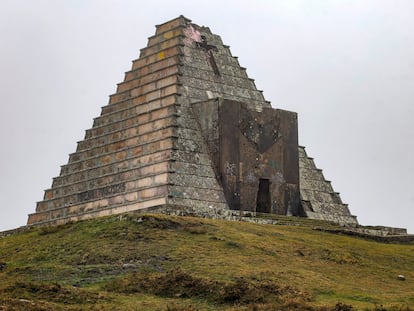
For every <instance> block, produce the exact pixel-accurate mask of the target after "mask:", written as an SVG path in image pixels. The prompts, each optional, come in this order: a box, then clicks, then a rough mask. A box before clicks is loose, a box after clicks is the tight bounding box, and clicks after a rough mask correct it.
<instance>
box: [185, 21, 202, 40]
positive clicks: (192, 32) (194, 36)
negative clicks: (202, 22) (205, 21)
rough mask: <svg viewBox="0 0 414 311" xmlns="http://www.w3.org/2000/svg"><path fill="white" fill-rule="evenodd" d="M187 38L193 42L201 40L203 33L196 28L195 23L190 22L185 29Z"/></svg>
mask: <svg viewBox="0 0 414 311" xmlns="http://www.w3.org/2000/svg"><path fill="white" fill-rule="evenodd" d="M184 34H185V36H186V38H187V39H188V40H189V41H191V42H201V33H200V32H199V31H198V30H196V29H194V27H193V25H191V24H189V25H188V26H187V28H186V29H185V30H184Z"/></svg>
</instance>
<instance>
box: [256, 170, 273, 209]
mask: <svg viewBox="0 0 414 311" xmlns="http://www.w3.org/2000/svg"><path fill="white" fill-rule="evenodd" d="M256 212H259V213H270V212H271V203H270V182H269V179H262V178H260V180H259V190H258V191H257V199H256Z"/></svg>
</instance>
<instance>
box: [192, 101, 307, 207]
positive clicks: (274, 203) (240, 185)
mask: <svg viewBox="0 0 414 311" xmlns="http://www.w3.org/2000/svg"><path fill="white" fill-rule="evenodd" d="M193 109H194V111H195V113H196V114H197V116H198V119H199V122H200V126H201V128H202V132H203V135H204V137H205V139H206V140H207V143H208V146H209V148H210V155H211V157H212V161H213V163H214V164H215V171H216V174H217V177H218V178H219V179H220V181H221V184H222V187H223V190H224V194H225V197H226V201H227V203H228V205H229V207H230V209H234V210H244V211H252V212H264V213H274V214H281V215H289V214H290V215H301V214H302V213H301V208H300V194H299V162H298V127H297V115H296V113H294V112H290V111H285V110H280V109H272V108H263V109H262V110H261V111H254V110H251V109H248V107H247V105H246V104H244V103H241V102H237V101H232V100H225V99H218V100H212V101H207V102H203V103H197V104H194V105H193Z"/></svg>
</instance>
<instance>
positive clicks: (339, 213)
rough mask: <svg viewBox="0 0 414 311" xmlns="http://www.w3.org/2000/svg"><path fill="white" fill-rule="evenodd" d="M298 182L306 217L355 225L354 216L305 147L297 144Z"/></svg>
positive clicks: (356, 223)
mask: <svg viewBox="0 0 414 311" xmlns="http://www.w3.org/2000/svg"><path fill="white" fill-rule="evenodd" d="M299 180H300V181H299V182H300V197H301V201H302V207H303V210H304V212H305V214H306V216H307V217H309V218H312V219H320V220H326V221H332V222H335V223H339V224H343V225H347V226H357V225H358V222H357V219H356V216H353V215H351V213H350V211H349V208H348V205H347V204H344V203H343V202H342V200H341V197H340V195H339V193H338V192H335V191H334V190H333V188H332V184H331V182H330V181H328V180H326V179H325V177H324V176H323V173H322V170H321V169H318V168H317V167H316V165H315V162H314V161H313V158H311V157H308V155H307V154H306V150H305V147H303V146H299Z"/></svg>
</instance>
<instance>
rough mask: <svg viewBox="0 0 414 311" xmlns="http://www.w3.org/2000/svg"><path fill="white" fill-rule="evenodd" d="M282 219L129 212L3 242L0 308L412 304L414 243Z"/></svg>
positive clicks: (35, 231) (347, 307) (403, 307)
mask: <svg viewBox="0 0 414 311" xmlns="http://www.w3.org/2000/svg"><path fill="white" fill-rule="evenodd" d="M282 223H284V224H285V225H258V224H253V223H246V222H229V221H222V220H211V219H200V218H191V217H172V216H163V215H149V214H148V215H123V216H113V217H107V218H100V219H94V220H89V221H82V222H77V223H73V224H67V225H63V226H57V227H43V228H34V229H31V230H29V231H27V232H23V233H19V234H16V235H12V236H9V237H5V238H1V239H0V279H1V282H0V310H190V311H192V310H295V308H296V310H320V311H322V310H337V311H341V310H342V311H346V310H376V311H380V310H382V311H383V310H405V311H408V310H413V305H414V244H413V243H410V244H384V243H378V242H373V241H367V240H364V239H361V238H356V237H349V236H342V235H334V234H330V233H326V232H322V231H317V230H312V228H313V227H314V226H315V222H312V221H306V220H303V219H301V220H300V221H298V222H296V221H295V220H294V219H293V218H285V219H283V222H282ZM317 225H318V226H321V223H318V224H317ZM329 226H332V225H329ZM399 274H403V275H404V276H405V277H406V280H405V281H401V280H398V278H397V276H398V275H399ZM351 306H352V309H351Z"/></svg>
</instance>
